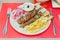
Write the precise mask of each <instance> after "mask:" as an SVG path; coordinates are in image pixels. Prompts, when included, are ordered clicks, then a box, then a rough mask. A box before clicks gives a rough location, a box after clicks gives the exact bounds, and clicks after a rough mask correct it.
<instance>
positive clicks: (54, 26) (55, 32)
mask: <svg viewBox="0 0 60 40" xmlns="http://www.w3.org/2000/svg"><path fill="white" fill-rule="evenodd" d="M50 14H51V15H52V16H54V14H53V11H52V8H50ZM52 24H53V33H54V35H55V36H56V34H57V31H56V25H55V23H54V17H53V19H52Z"/></svg>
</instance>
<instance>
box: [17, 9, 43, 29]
mask: <svg viewBox="0 0 60 40" xmlns="http://www.w3.org/2000/svg"><path fill="white" fill-rule="evenodd" d="M39 10H41V9H38V11H39ZM38 11H37V10H35V9H34V10H32V11H31V12H29V14H26V15H25V16H22V17H21V18H20V19H19V20H18V21H17V22H18V23H19V24H20V27H22V28H24V27H25V26H26V25H29V24H31V23H33V22H34V21H36V20H37V19H38V18H40V16H41V15H42V13H41V12H39V13H38Z"/></svg>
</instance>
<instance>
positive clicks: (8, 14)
mask: <svg viewBox="0 0 60 40" xmlns="http://www.w3.org/2000/svg"><path fill="white" fill-rule="evenodd" d="M15 11H16V10H13V11H12V12H11V8H8V10H7V19H6V24H5V26H4V29H3V34H6V33H7V31H8V30H7V29H8V18H9V17H10V14H11V13H14V12H15Z"/></svg>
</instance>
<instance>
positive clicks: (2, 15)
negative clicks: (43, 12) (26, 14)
mask: <svg viewBox="0 0 60 40" xmlns="http://www.w3.org/2000/svg"><path fill="white" fill-rule="evenodd" d="M21 4H22V3H2V9H1V11H0V38H60V21H59V20H58V15H59V14H60V8H53V7H52V5H51V2H46V3H43V4H41V6H43V7H45V8H46V9H47V10H48V11H50V8H52V9H53V12H54V22H55V25H56V30H57V35H56V36H54V34H53V26H52V22H51V24H50V26H49V28H48V29H47V30H46V31H44V32H43V33H41V34H38V35H34V36H29V35H24V34H21V33H19V32H17V31H16V30H15V29H13V28H12V26H11V24H10V20H9V21H8V31H7V34H6V35H4V34H3V28H4V25H5V23H6V18H7V9H8V8H12V10H14V9H16V8H17V7H18V6H19V5H21Z"/></svg>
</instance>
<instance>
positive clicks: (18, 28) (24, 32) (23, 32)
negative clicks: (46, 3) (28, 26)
mask: <svg viewBox="0 0 60 40" xmlns="http://www.w3.org/2000/svg"><path fill="white" fill-rule="evenodd" d="M44 9H45V8H44ZM45 10H46V9H45ZM41 11H42V12H43V11H44V10H41ZM50 22H51V20H50V21H48V24H47V25H45V26H44V27H42V28H41V30H40V31H38V32H36V33H34V34H30V33H28V32H27V31H26V30H25V29H24V28H20V25H19V24H18V23H17V22H16V21H14V19H13V15H12V14H11V15H10V24H11V25H12V27H13V28H14V29H15V30H16V31H18V32H19V33H22V34H25V35H37V34H40V33H42V32H44V31H45V30H47V29H48V27H49V25H50Z"/></svg>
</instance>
